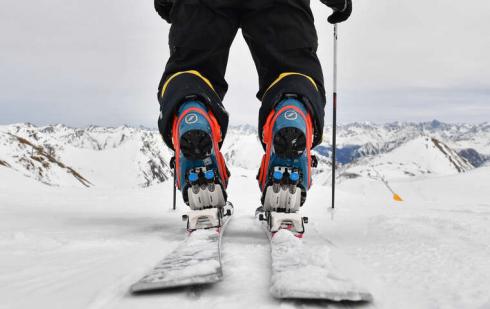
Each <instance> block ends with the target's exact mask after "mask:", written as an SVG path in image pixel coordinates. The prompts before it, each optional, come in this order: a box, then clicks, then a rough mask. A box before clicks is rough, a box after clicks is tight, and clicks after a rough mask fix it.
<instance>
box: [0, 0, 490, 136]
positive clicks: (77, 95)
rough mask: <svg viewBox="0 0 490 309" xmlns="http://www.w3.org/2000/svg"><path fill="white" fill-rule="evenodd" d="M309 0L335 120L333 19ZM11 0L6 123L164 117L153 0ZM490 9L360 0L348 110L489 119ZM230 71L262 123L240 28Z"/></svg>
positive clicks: (240, 109)
mask: <svg viewBox="0 0 490 309" xmlns="http://www.w3.org/2000/svg"><path fill="white" fill-rule="evenodd" d="M311 2H312V10H313V13H314V15H315V23H316V26H317V31H318V35H319V50H318V56H319V58H320V60H321V62H322V66H323V68H324V74H325V77H326V80H325V83H326V88H327V96H328V103H327V114H326V121H327V123H329V122H330V118H331V115H332V114H331V111H330V110H331V100H330V93H331V84H332V70H331V67H332V30H333V27H332V26H331V25H330V24H328V23H327V21H326V18H327V16H328V14H329V13H330V9H328V8H327V7H325V6H324V5H323V4H321V3H320V2H319V1H318V0H311ZM1 3H2V10H1V11H0V124H8V123H16V122H32V123H34V124H38V125H45V124H53V123H64V124H66V125H71V126H86V125H90V124H96V125H107V126H118V125H122V124H127V125H132V126H139V125H143V126H146V127H156V119H157V117H158V103H157V99H156V93H157V86H158V82H159V80H160V77H161V74H162V72H163V68H164V66H165V63H166V61H167V57H168V55H169V52H168V45H167V37H168V30H169V28H170V26H169V25H168V24H166V23H165V22H164V21H163V20H161V19H160V17H159V16H158V15H157V14H156V13H155V12H154V9H153V1H151V0H147V1H129V0H118V1H109V0H86V1H78V0H40V1H29V2H26V1H18V0H1ZM466 5H468V7H465V6H466ZM488 12H490V2H489V1H487V0H474V1H471V4H469V3H468V4H466V3H464V2H461V1H456V0H431V1H426V0H412V1H408V0H376V1H368V0H354V11H353V14H352V16H351V18H350V19H349V20H348V21H347V22H345V23H342V24H341V25H340V26H339V65H338V70H339V73H338V74H339V82H338V83H339V103H338V104H339V110H338V121H339V122H340V123H348V122H354V121H371V122H378V123H384V122H391V121H430V120H432V119H438V120H441V121H446V122H469V123H480V122H485V121H490V104H489V103H490V57H489V56H488V55H489V54H490V18H488V17H489V15H488ZM226 78H227V81H228V83H229V84H230V89H229V92H228V94H227V96H226V97H225V100H224V104H225V106H226V108H227V109H228V111H229V113H230V121H231V123H232V124H244V123H248V124H252V125H256V123H257V113H258V109H259V107H260V102H259V101H258V100H257V99H256V98H255V94H256V92H257V90H258V89H257V87H258V78H257V75H256V72H255V67H254V65H253V62H252V58H251V56H250V54H249V51H248V48H247V46H246V44H245V42H244V40H243V37H242V36H241V34H240V33H239V34H238V35H237V37H236V39H235V42H234V43H233V46H232V48H231V53H230V59H229V64H228V70H227V74H226Z"/></svg>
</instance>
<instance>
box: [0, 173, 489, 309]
mask: <svg viewBox="0 0 490 309" xmlns="http://www.w3.org/2000/svg"><path fill="white" fill-rule="evenodd" d="M232 175H233V177H232V178H231V183H230V188H229V196H230V200H231V201H232V202H233V203H234V206H235V214H234V217H233V218H232V221H231V222H230V224H229V226H228V228H227V230H226V232H225V235H224V238H223V257H222V258H223V260H222V261H223V270H224V280H223V281H222V282H220V283H217V284H214V285H213V286H209V287H206V286H205V287H191V288H180V289H175V290H171V291H164V292H159V293H151V294H144V295H138V296H133V295H131V294H129V292H128V288H129V286H130V285H131V284H132V283H134V282H135V281H136V280H137V279H139V278H140V277H141V275H143V274H144V273H145V272H146V271H148V270H149V269H151V268H152V267H153V266H154V265H155V264H156V263H157V262H158V261H160V260H161V259H162V258H163V257H164V256H165V255H166V254H168V253H170V252H171V251H172V250H173V249H174V248H176V247H177V246H178V244H179V243H180V240H182V239H183V238H184V224H183V223H182V222H181V220H180V215H181V214H182V213H183V212H184V211H185V210H186V209H185V208H184V205H182V203H179V206H178V210H177V211H175V212H174V211H172V210H170V208H171V188H170V186H169V185H167V184H164V185H158V186H152V187H150V188H146V189H142V188H135V189H127V188H125V189H111V188H90V189H86V188H70V187H68V188H64V187H49V186H45V185H43V184H40V183H37V182H35V181H33V180H31V179H28V178H25V177H22V176H20V175H18V174H16V173H14V172H13V171H10V170H9V169H5V168H3V169H2V168H0V179H2V181H1V182H0V219H1V222H2V224H1V225H0V285H1V286H2V287H3V288H2V289H1V290H0V299H1V301H0V308H33V307H37V308H91V309H95V308H135V307H137V308H157V307H158V308H175V307H179V308H182V309H184V308H193V309H195V308H205V307H212V308H245V307H250V306H251V305H253V306H254V307H256V308H277V307H281V308H325V307H328V308H480V309H485V308H490V293H489V292H488V287H489V286H490V241H489V239H490V238H489V235H490V203H488V202H487V199H488V192H490V167H483V168H480V169H476V170H473V171H470V172H467V173H464V174H458V175H453V176H444V177H430V178H423V177H416V178H414V179H411V180H410V181H408V180H400V181H398V182H391V185H392V186H393V187H394V188H395V190H396V191H397V192H398V193H400V195H401V196H402V198H404V200H405V201H404V202H402V203H397V202H394V201H392V200H391V196H390V193H389V192H387V190H386V188H385V187H384V186H383V184H382V183H380V182H379V181H374V180H371V179H366V178H358V179H354V180H349V181H343V182H342V183H341V184H339V186H338V190H339V192H338V199H337V209H336V210H335V212H333V213H332V212H330V211H328V210H327V208H328V207H329V206H330V202H329V201H330V190H329V188H328V187H323V186H316V187H314V188H313V189H312V190H311V191H310V192H309V195H310V196H309V197H308V200H307V204H306V205H305V207H304V209H303V213H304V214H305V215H307V216H308V217H309V218H310V224H308V225H307V226H306V231H307V232H306V236H305V238H304V242H305V244H306V245H308V246H309V247H310V248H311V250H309V251H310V252H315V250H318V254H323V253H325V252H326V250H325V249H326V246H328V245H333V246H335V248H337V249H339V250H335V251H338V253H336V255H335V256H333V257H332V258H333V259H335V261H337V262H338V263H339V265H342V266H343V267H344V268H345V272H346V273H349V275H350V276H352V277H355V278H356V279H358V280H359V281H361V282H363V283H364V284H365V285H367V287H368V289H369V290H370V291H371V292H372V293H373V296H374V299H375V301H374V302H373V303H369V304H360V305H356V304H352V303H340V304H339V303H331V302H317V301H308V302H302V301H278V300H276V299H274V298H273V297H272V296H271V295H270V292H269V288H270V280H271V270H270V262H271V260H270V248H269V241H268V240H267V237H266V236H265V234H264V232H263V231H262V229H261V227H260V226H259V225H258V224H256V222H255V220H254V217H253V215H254V211H255V208H256V207H257V206H258V203H259V192H258V191H259V190H258V188H257V184H256V180H255V171H249V170H246V169H242V168H234V169H232ZM4 180H7V181H4ZM329 242H331V243H329ZM310 258H311V257H310Z"/></svg>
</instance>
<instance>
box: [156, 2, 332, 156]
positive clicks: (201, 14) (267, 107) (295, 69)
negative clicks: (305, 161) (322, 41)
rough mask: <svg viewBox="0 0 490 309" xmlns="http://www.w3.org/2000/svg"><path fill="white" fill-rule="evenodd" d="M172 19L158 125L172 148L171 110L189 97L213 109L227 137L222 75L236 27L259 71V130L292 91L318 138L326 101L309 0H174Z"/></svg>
mask: <svg viewBox="0 0 490 309" xmlns="http://www.w3.org/2000/svg"><path fill="white" fill-rule="evenodd" d="M170 19H171V22H172V26H171V29H170V34H169V46H170V58H169V60H168V63H167V65H166V68H165V72H164V74H163V77H162V80H161V82H160V85H159V91H158V99H159V102H160V110H161V113H160V118H159V121H158V125H159V129H160V133H161V134H162V136H163V138H164V141H165V143H166V144H167V145H168V146H169V147H170V148H173V145H172V134H171V130H172V122H173V119H174V116H175V113H176V110H177V108H178V106H179V104H181V103H182V102H183V101H185V100H188V99H189V98H192V97H196V98H198V99H199V100H201V101H203V102H204V103H205V104H206V105H207V106H208V108H209V109H210V110H211V111H212V112H213V114H214V116H215V117H216V119H217V121H218V123H219V125H220V127H221V131H222V137H223V138H224V137H225V135H226V130H227V126H228V114H227V112H226V110H225V108H224V107H223V104H222V100H223V98H224V96H225V94H226V91H227V89H228V84H227V83H226V81H225V79H224V75H225V71H226V65H227V62H228V54H229V49H230V46H231V44H232V42H233V39H234V38H235V35H236V33H237V31H238V29H240V28H241V29H242V33H243V37H244V38H245V41H246V42H247V44H248V47H249V49H250V52H251V54H252V57H253V60H254V62H255V66H256V69H257V72H258V75H259V91H258V93H257V98H258V99H259V100H261V102H262V106H261V108H260V112H259V126H258V128H259V134H260V136H262V127H263V124H264V122H265V120H266V118H267V115H268V114H269V113H270V112H271V110H273V108H274V105H275V104H277V103H278V102H279V101H280V100H281V99H282V98H283V97H284V96H285V95H296V96H297V97H298V98H299V99H300V100H301V101H302V102H303V103H304V104H305V105H306V106H307V108H308V110H309V112H310V114H311V115H312V118H313V125H314V138H313V145H314V146H315V145H317V144H319V143H320V142H321V139H322V131H323V121H324V120H323V119H324V108H325V101H326V100H325V90H324V84H323V75H322V69H321V66H320V62H319V60H318V57H317V55H316V50H317V47H318V39H317V34H316V30H315V26H314V23H313V14H312V12H311V9H310V3H309V0H176V1H175V2H174V6H173V8H172V11H171V13H170Z"/></svg>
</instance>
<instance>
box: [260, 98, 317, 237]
mask: <svg viewBox="0 0 490 309" xmlns="http://www.w3.org/2000/svg"><path fill="white" fill-rule="evenodd" d="M263 131H264V133H263V141H264V143H265V145H266V153H265V155H264V157H263V159H262V164H261V167H260V170H259V174H258V176H257V179H258V181H259V186H260V189H261V191H262V199H261V202H262V207H259V209H257V213H256V214H257V215H258V217H259V219H260V220H262V221H267V223H268V227H269V230H270V231H271V232H272V233H275V232H277V231H278V230H279V229H283V228H286V229H288V230H291V231H292V232H294V233H295V234H296V235H297V236H298V237H301V235H302V234H303V233H304V224H305V223H307V221H308V218H306V217H302V216H301V215H300V214H299V209H300V207H301V206H302V205H303V203H304V202H305V200H306V193H307V191H308V189H309V188H310V186H311V182H312V180H311V167H312V165H315V164H314V163H313V162H316V160H315V158H314V157H312V156H311V154H310V150H311V146H312V139H313V126H312V120H311V116H310V115H309V113H308V111H307V109H306V107H305V105H304V104H303V103H302V102H301V101H299V100H298V99H297V98H296V96H293V95H291V96H286V97H285V98H284V99H283V100H282V101H280V102H279V104H277V105H276V107H275V108H274V110H273V111H272V112H271V113H270V114H269V116H268V117H267V120H266V123H265V125H264V130H263Z"/></svg>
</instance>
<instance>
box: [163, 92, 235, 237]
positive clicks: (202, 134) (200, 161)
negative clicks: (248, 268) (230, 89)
mask: <svg viewBox="0 0 490 309" xmlns="http://www.w3.org/2000/svg"><path fill="white" fill-rule="evenodd" d="M172 138H173V142H174V148H175V159H174V168H175V175H174V176H175V177H176V181H175V182H176V186H177V188H178V189H179V190H180V191H182V196H183V198H184V202H185V203H186V204H187V205H188V206H189V207H190V209H191V211H190V212H189V213H188V214H187V215H184V216H183V219H184V220H185V221H187V229H188V230H189V231H193V230H196V229H202V228H213V227H217V228H219V227H221V226H222V223H223V219H224V217H225V216H228V215H231V212H232V206H231V204H229V203H227V196H226V191H225V190H226V187H227V184H228V178H229V175H230V173H229V171H228V169H227V167H226V165H225V162H224V158H223V156H222V154H221V152H220V149H219V144H218V143H219V142H220V141H221V130H220V127H219V125H218V122H217V121H216V118H215V117H214V116H213V114H212V112H210V111H208V109H207V108H206V106H205V105H204V104H202V103H201V102H199V101H197V100H189V101H187V102H185V103H183V104H182V105H181V106H180V108H179V110H178V113H177V115H176V117H175V119H174V123H173V128H172ZM230 207H231V208H230Z"/></svg>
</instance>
